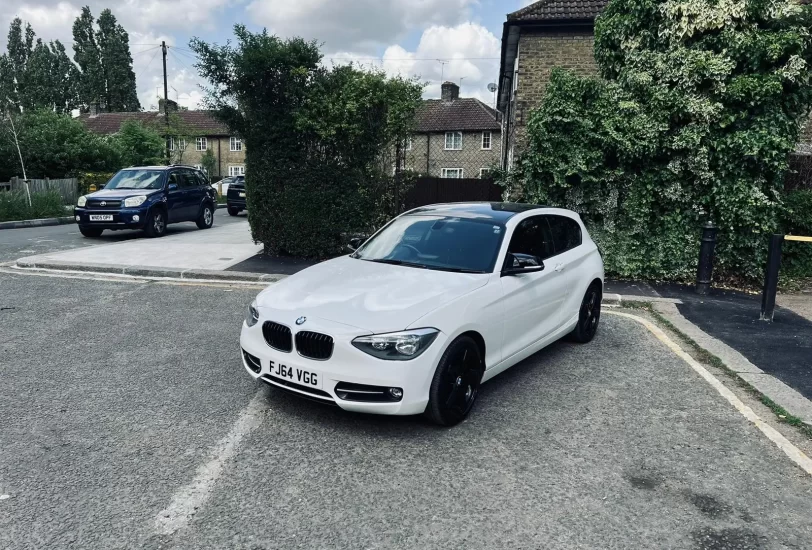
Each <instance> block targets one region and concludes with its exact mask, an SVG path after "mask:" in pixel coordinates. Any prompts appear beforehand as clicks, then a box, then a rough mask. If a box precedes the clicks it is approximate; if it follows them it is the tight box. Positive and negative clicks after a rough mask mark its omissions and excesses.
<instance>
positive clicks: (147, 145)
mask: <svg viewBox="0 0 812 550" xmlns="http://www.w3.org/2000/svg"><path fill="white" fill-rule="evenodd" d="M112 140H113V142H114V143H115V145H116V146H117V147H118V150H119V152H120V154H121V162H122V165H123V166H145V165H153V164H163V163H164V161H165V157H164V148H165V146H166V145H165V141H164V138H163V137H162V136H161V134H159V133H158V132H157V131H155V129H154V128H151V127H147V126H145V125H143V124H141V123H140V122H137V121H134V120H128V121H127V122H125V123H124V124H122V125H121V129H119V131H118V133H117V134H115V135H114V136H113V137H112Z"/></svg>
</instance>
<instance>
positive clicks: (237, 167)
mask: <svg viewBox="0 0 812 550" xmlns="http://www.w3.org/2000/svg"><path fill="white" fill-rule="evenodd" d="M232 139H234V138H232ZM228 175H229V176H244V175H245V165H244V164H231V165H229V167H228Z"/></svg>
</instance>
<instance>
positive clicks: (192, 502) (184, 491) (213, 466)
mask: <svg viewBox="0 0 812 550" xmlns="http://www.w3.org/2000/svg"><path fill="white" fill-rule="evenodd" d="M265 395H266V394H265V391H264V390H260V391H258V392H257V394H256V395H255V396H254V398H253V399H251V401H250V402H249V403H248V405H247V406H246V407H245V408H244V409H243V410H242V412H241V413H240V416H239V418H237V421H236V422H235V423H234V426H232V428H231V431H229V432H228V434H227V435H226V436H225V437H224V438H223V439H221V440H220V441H219V442H218V443H217V446H216V447H215V448H214V450H213V451H212V453H211V458H210V460H209V461H208V462H206V463H205V464H201V465H200V467H199V468H198V469H197V474H196V475H195V477H194V479H193V480H192V481H191V483H189V484H188V485H186V486H184V487H181V488H180V489H179V490H178V491H176V492H175V494H174V495H173V497H172V502H171V503H170V504H169V506H168V507H167V508H166V509H165V510H163V511H162V512H161V513H159V514H158V517H157V518H155V522H154V530H155V532H156V533H158V534H160V535H171V534H173V533H175V532H177V531H179V530H180V529H183V528H184V527H186V525H187V524H188V523H189V520H190V519H192V517H193V516H194V515H195V513H197V512H198V511H199V510H200V509H201V508H202V507H203V505H205V504H206V501H208V500H209V496H210V495H211V490H212V487H213V486H214V484H215V483H216V482H217V480H218V479H219V478H220V475H221V474H222V473H223V466H224V465H225V463H226V462H228V461H229V460H231V458H232V457H233V456H234V454H235V453H236V452H237V448H238V447H239V445H240V443H241V442H242V440H243V439H244V438H245V436H247V435H248V434H250V433H251V432H252V431H253V430H254V429H255V428H256V427H257V426H259V425H260V423H261V422H262V415H263V413H264V411H265V410H266V409H267V404H266V400H265Z"/></svg>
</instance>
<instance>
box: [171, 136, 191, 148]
mask: <svg viewBox="0 0 812 550" xmlns="http://www.w3.org/2000/svg"><path fill="white" fill-rule="evenodd" d="M181 144H183V147H181ZM186 145H187V143H186V140H185V139H184V138H176V137H174V136H172V137H170V138H169V150H170V151H185V150H186Z"/></svg>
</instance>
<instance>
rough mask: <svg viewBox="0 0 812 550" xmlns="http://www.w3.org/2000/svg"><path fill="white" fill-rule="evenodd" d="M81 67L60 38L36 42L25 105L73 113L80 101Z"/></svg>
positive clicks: (30, 64) (31, 107)
mask: <svg viewBox="0 0 812 550" xmlns="http://www.w3.org/2000/svg"><path fill="white" fill-rule="evenodd" d="M77 80H78V70H77V69H76V66H75V65H74V64H73V63H72V62H71V60H70V59H69V58H68V55H67V53H66V52H65V46H63V45H62V43H61V42H60V41H59V40H55V41H53V42H51V43H50V44H45V43H43V42H42V40H40V39H37V44H36V46H35V47H34V51H33V53H32V54H31V58H30V59H29V61H28V69H27V71H26V81H27V86H26V89H25V90H24V98H23V101H22V103H23V105H24V106H25V107H26V108H28V109H38V108H44V109H51V110H54V111H56V112H58V113H66V114H67V113H70V112H71V111H72V110H73V109H75V108H76V105H77V90H76V85H77Z"/></svg>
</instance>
